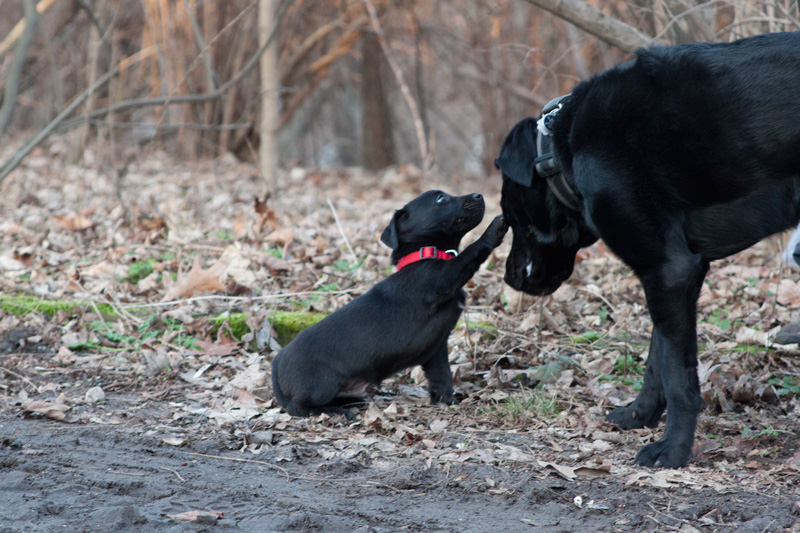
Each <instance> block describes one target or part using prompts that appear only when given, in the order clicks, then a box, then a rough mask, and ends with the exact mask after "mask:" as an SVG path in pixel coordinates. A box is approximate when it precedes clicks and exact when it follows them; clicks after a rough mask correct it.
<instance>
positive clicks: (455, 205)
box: [381, 191, 485, 259]
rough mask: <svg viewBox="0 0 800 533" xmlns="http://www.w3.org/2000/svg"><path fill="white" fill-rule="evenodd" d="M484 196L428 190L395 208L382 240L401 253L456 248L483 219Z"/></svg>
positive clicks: (396, 254)
mask: <svg viewBox="0 0 800 533" xmlns="http://www.w3.org/2000/svg"><path fill="white" fill-rule="evenodd" d="M484 208H485V205H484V201H483V196H481V195H480V194H477V193H476V194H467V195H464V196H450V195H449V194H447V193H446V192H442V191H428V192H425V193H422V194H421V195H420V196H418V197H416V198H414V199H413V200H411V201H410V202H409V203H407V204H406V205H405V206H403V207H402V208H401V209H398V210H397V211H395V212H394V216H393V217H392V220H391V222H389V225H388V226H387V227H386V229H385V230H383V234H381V241H382V242H383V243H384V244H386V245H387V246H388V247H389V248H391V249H392V250H394V252H393V253H392V258H393V259H396V258H398V257H402V256H403V255H405V254H407V253H411V252H414V251H416V250H419V249H420V248H422V247H425V246H435V247H437V248H438V249H440V250H443V251H445V250H450V249H453V250H457V249H458V245H459V243H460V242H461V238H462V237H464V235H466V234H467V232H468V231H470V230H471V229H473V228H474V227H475V226H477V225H478V224H479V223H480V221H481V220H482V219H483V212H484Z"/></svg>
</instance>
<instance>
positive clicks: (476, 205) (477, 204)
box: [462, 192, 483, 211]
mask: <svg viewBox="0 0 800 533" xmlns="http://www.w3.org/2000/svg"><path fill="white" fill-rule="evenodd" d="M465 198H466V200H465V201H464V203H463V204H462V205H463V207H464V210H465V211H474V210H478V209H483V195H481V194H480V193H477V192H476V193H475V194H470V195H468V196H466V197H465Z"/></svg>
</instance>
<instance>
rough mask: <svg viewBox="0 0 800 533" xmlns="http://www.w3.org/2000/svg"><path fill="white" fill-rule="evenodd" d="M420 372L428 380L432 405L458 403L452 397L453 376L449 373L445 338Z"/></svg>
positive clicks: (423, 364)
mask: <svg viewBox="0 0 800 533" xmlns="http://www.w3.org/2000/svg"><path fill="white" fill-rule="evenodd" d="M422 370H424V371H425V377H426V378H428V392H429V394H430V397H431V404H432V405H433V404H437V403H444V404H447V405H453V404H456V403H458V400H456V399H455V397H454V396H453V374H452V373H451V372H450V362H449V361H448V356H447V338H445V340H444V342H442V343H441V344H439V345H438V346H437V347H436V348H435V349H434V350H433V352H432V355H431V358H430V359H428V360H427V361H426V362H424V363H422Z"/></svg>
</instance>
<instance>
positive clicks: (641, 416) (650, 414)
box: [606, 402, 664, 430]
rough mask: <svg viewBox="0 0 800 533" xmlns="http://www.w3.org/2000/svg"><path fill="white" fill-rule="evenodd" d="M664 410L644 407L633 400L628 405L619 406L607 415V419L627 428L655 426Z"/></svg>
mask: <svg viewBox="0 0 800 533" xmlns="http://www.w3.org/2000/svg"><path fill="white" fill-rule="evenodd" d="M663 412H664V409H658V408H650V409H642V407H641V406H640V405H638V406H637V405H636V402H633V403H632V404H631V405H629V406H627V407H617V408H616V409H614V410H613V411H611V412H610V413H608V414H607V415H606V420H607V421H609V422H611V423H612V424H616V425H618V426H619V427H620V428H622V429H625V430H628V429H640V428H644V427H648V428H654V427H656V426H658V421H659V420H660V419H661V414H662V413H663Z"/></svg>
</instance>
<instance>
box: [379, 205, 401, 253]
mask: <svg viewBox="0 0 800 533" xmlns="http://www.w3.org/2000/svg"><path fill="white" fill-rule="evenodd" d="M404 216H406V210H405V209H398V210H397V211H395V212H394V216H392V220H391V222H389V225H388V226H386V229H385V230H383V233H381V242H382V243H383V244H385V245H386V246H388V247H389V248H391V249H392V250H395V249H397V247H398V246H399V245H400V241H399V240H398V237H397V221H398V219H400V218H403V217H404Z"/></svg>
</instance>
